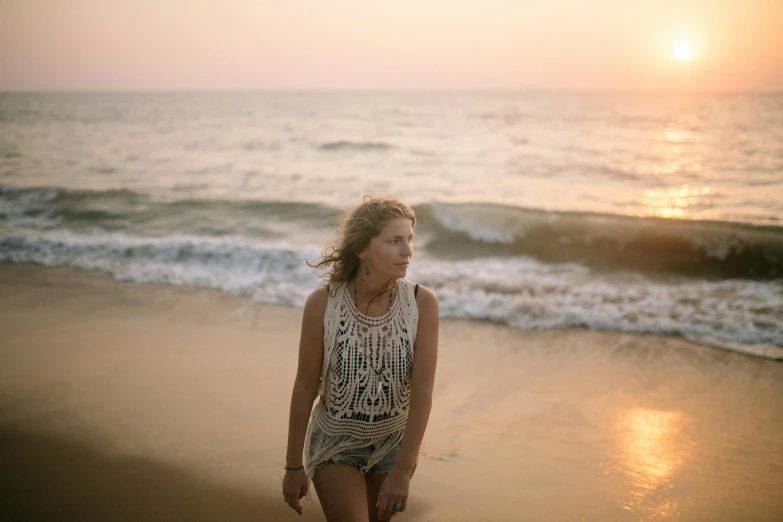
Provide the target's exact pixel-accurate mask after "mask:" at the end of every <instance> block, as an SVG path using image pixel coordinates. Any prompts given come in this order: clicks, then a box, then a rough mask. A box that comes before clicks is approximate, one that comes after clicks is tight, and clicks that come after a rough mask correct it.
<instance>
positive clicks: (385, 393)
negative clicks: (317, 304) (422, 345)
mask: <svg viewBox="0 0 783 522" xmlns="http://www.w3.org/2000/svg"><path fill="white" fill-rule="evenodd" d="M418 286H419V285H415V286H414V283H412V282H411V281H409V280H408V279H407V278H400V279H397V291H396V292H395V294H396V296H395V298H394V301H393V302H392V305H391V307H390V308H389V311H388V312H386V313H385V314H384V315H382V316H380V317H371V316H368V315H365V314H363V313H362V312H361V311H359V310H357V309H356V304H355V303H354V300H353V294H352V293H351V292H350V291H349V290H348V287H347V285H346V284H341V285H339V286H337V287H336V288H335V292H334V294H335V295H331V293H330V295H329V299H328V302H327V306H326V312H325V313H324V342H323V350H324V352H323V354H324V356H323V364H322V367H321V379H320V385H319V389H318V400H317V402H316V403H315V406H314V407H313V410H312V413H311V415H310V420H309V423H308V427H307V433H306V435H305V444H304V448H305V458H304V462H305V473H306V474H307V481H308V484H309V483H310V482H311V481H312V479H313V476H315V470H316V468H317V467H318V466H320V465H321V464H323V463H324V462H326V461H328V460H329V459H330V458H332V457H333V456H335V455H336V454H337V453H340V452H344V451H349V452H350V450H352V449H357V448H362V447H365V446H369V445H374V446H375V448H374V451H373V452H372V454H371V455H370V457H369V459H368V462H367V465H366V466H365V467H363V468H362V471H363V472H365V473H366V472H368V471H369V469H370V468H371V467H372V466H374V465H375V464H376V463H378V462H379V461H380V460H381V459H382V458H383V457H384V456H385V455H386V454H387V453H388V452H389V451H390V450H392V449H394V448H395V447H396V446H397V445H398V444H400V443H401V442H402V437H403V435H404V433H405V426H406V424H407V421H408V406H409V402H410V400H409V399H410V377H411V372H412V369H413V347H414V345H415V342H416V330H417V327H418V320H419V310H418V307H417V305H416V293H417V290H418ZM311 444H312V448H311ZM309 491H310V490H309V488H308V496H309Z"/></svg>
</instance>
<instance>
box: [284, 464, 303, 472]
mask: <svg viewBox="0 0 783 522" xmlns="http://www.w3.org/2000/svg"><path fill="white" fill-rule="evenodd" d="M300 469H304V466H299V467H298V468H292V467H289V466H288V464H286V465H285V470H286V471H298V470H300Z"/></svg>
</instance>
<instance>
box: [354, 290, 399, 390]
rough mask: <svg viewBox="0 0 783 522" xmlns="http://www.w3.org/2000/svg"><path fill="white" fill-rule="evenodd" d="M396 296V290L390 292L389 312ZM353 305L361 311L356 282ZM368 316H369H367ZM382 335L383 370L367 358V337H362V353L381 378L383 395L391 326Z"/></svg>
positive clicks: (380, 383)
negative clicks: (383, 375) (384, 371)
mask: <svg viewBox="0 0 783 522" xmlns="http://www.w3.org/2000/svg"><path fill="white" fill-rule="evenodd" d="M393 296H394V288H392V289H391V291H390V292H389V311H391V307H392V300H393V298H394V297H393ZM353 303H354V305H355V306H356V310H357V311H358V310H359V300H358V298H357V296H356V282H354V284H353ZM367 311H368V312H369V311H370V304H369V303H367ZM365 315H367V314H365ZM381 335H382V338H381V342H380V343H379V345H380V359H381V368H380V369H377V368H376V367H375V366H374V365H373V363H372V359H368V358H367V338H366V337H365V336H363V335H362V336H361V337H362V353H363V354H364V358H365V360H366V361H367V364H369V366H370V368H372V370H373V372H375V376H376V377H378V378H380V379H379V381H378V393H381V390H382V389H383V378H382V377H381V374H382V373H383V370H384V369H386V361H385V358H386V348H387V346H388V343H389V341H390V340H391V324H388V325H386V335H383V334H381Z"/></svg>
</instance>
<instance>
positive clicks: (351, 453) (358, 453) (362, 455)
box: [309, 441, 402, 473]
mask: <svg viewBox="0 0 783 522" xmlns="http://www.w3.org/2000/svg"><path fill="white" fill-rule="evenodd" d="M314 442H315V441H311V442H310V453H309V454H310V455H312V454H313V446H314V445H315V444H314ZM401 446H402V443H400V444H398V445H397V446H395V447H394V448H393V449H391V450H390V451H389V452H388V453H387V454H386V455H384V457H383V458H382V459H381V460H380V462H376V463H375V465H374V466H373V467H371V468H370V471H369V473H388V472H390V471H391V470H392V468H393V467H394V463H395V462H397V453H399V452H400V447H401ZM375 448H376V446H374V445H369V446H364V447H362V448H354V449H351V450H346V451H342V452H340V453H338V454H336V455H335V456H333V457H332V458H330V459H329V460H327V461H326V462H324V464H329V463H331V464H351V465H353V466H356V467H357V468H359V471H361V468H363V467H364V466H366V465H367V462H368V461H369V459H370V454H371V453H372V452H373V450H375ZM362 473H364V472H362Z"/></svg>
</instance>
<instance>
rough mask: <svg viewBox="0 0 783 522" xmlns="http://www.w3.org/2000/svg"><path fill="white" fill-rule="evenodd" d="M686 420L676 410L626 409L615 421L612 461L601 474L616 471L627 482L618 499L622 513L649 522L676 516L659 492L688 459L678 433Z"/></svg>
mask: <svg viewBox="0 0 783 522" xmlns="http://www.w3.org/2000/svg"><path fill="white" fill-rule="evenodd" d="M689 420H690V419H689V418H687V417H686V416H685V415H683V413H682V412H679V411H662V410H653V409H643V408H638V409H632V410H629V411H627V412H625V413H624V414H623V415H621V416H620V417H619V418H618V419H617V422H616V423H615V425H614V436H615V443H616V445H617V455H616V461H615V462H614V463H613V465H611V466H610V469H607V470H606V471H605V474H607V475H609V474H612V473H613V471H614V472H620V473H622V474H624V475H626V476H627V477H628V478H629V479H630V483H631V485H632V486H633V488H632V489H631V490H630V491H629V492H627V493H625V494H624V495H623V498H622V503H623V508H624V509H625V510H626V511H631V512H634V513H640V514H641V513H644V514H645V517H647V518H649V519H671V518H677V517H679V508H678V506H677V503H676V502H674V501H672V500H671V499H670V498H667V497H668V496H667V495H665V494H664V495H661V494H660V493H661V492H662V491H665V489H668V488H671V487H672V480H673V478H674V477H675V475H676V473H677V471H678V470H679V469H680V468H681V466H682V465H683V463H684V462H685V461H686V460H687V459H688V457H689V454H690V448H691V444H690V442H689V441H688V440H686V438H685V437H684V436H683V434H682V428H683V426H684V425H685V424H686V423H687V422H688V421H689ZM611 468H613V469H611ZM656 492H657V493H658V494H656Z"/></svg>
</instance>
